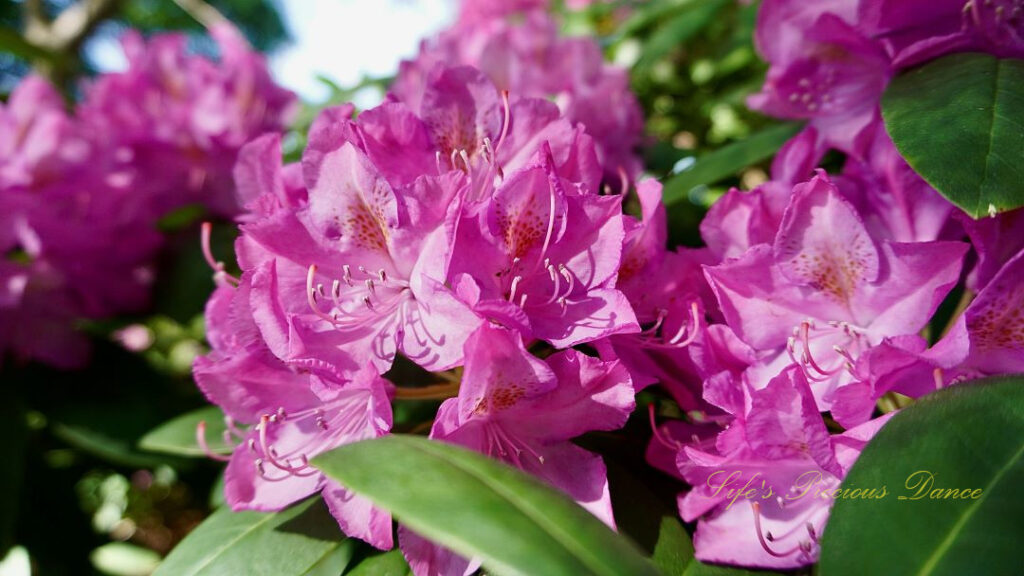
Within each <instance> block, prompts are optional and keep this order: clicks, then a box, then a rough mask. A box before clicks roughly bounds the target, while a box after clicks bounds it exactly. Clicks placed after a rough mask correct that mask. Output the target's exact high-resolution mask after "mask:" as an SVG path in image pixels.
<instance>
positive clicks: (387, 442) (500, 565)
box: [313, 435, 657, 576]
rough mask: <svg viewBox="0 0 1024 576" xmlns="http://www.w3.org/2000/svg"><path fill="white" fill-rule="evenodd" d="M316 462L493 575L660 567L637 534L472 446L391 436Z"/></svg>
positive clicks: (637, 571) (634, 575) (638, 574)
mask: <svg viewBox="0 0 1024 576" xmlns="http://www.w3.org/2000/svg"><path fill="white" fill-rule="evenodd" d="M313 465H314V466H316V467H318V468H320V469H321V470H322V471H323V472H324V473H326V474H327V475H328V476H330V477H331V478H333V479H335V480H337V481H338V482H340V483H341V484H342V485H344V486H346V487H348V488H349V489H351V490H353V491H354V492H356V493H359V494H362V495H364V496H366V497H367V498H369V499H370V500H371V501H373V502H374V503H376V504H377V505H378V506H380V507H382V508H384V509H386V510H389V511H391V513H392V514H394V516H395V517H396V518H397V519H398V520H399V521H400V522H402V523H404V524H406V525H408V526H409V527H410V528H412V529H413V530H415V531H416V532H418V533H420V534H422V535H424V536H425V537H427V538H430V539H432V540H434V541H436V542H438V543H440V544H442V545H444V546H447V547H449V548H451V549H452V550H454V551H456V552H458V553H460V554H462V555H464V556H470V557H476V558H480V559H481V560H482V562H483V565H484V567H485V568H486V569H487V570H488V571H489V572H492V573H494V574H528V575H529V574H545V575H551V576H557V575H561V574H565V575H571V574H572V575H574V574H599V575H609V576H610V575H630V576H642V575H644V574H650V575H653V574H657V572H656V570H655V568H654V566H653V565H652V564H651V563H650V562H649V561H648V560H647V559H646V558H644V557H643V556H642V554H641V553H640V551H639V550H638V549H637V548H636V546H635V545H634V544H633V543H632V542H630V541H629V540H627V539H626V538H625V537H622V536H619V535H617V534H615V533H614V532H613V531H612V530H611V529H609V528H608V527H607V526H605V525H604V524H603V523H601V521H600V520H598V519H597V518H595V517H594V516H593V515H591V514H590V513H589V512H587V511H586V510H584V509H583V508H581V507H579V506H578V505H577V504H576V503H574V502H573V501H572V500H570V499H569V498H567V497H566V496H564V495H563V494H562V493H560V492H558V491H556V490H554V489H552V488H550V487H549V486H547V485H545V484H543V483H542V482H541V481H539V480H537V479H535V478H533V477H531V476H529V475H527V474H525V473H523V472H520V471H519V470H516V469H514V468H511V467H509V466H506V465H504V464H501V463H498V462H496V461H494V460H491V459H489V458H486V457H484V456H482V455H480V454H477V453H475V452H470V451H468V450H466V449H464V448H459V447H456V446H452V445H448V444H442V443H439V442H433V441H430V440H427V439H426V438H422V437H414V436H402V435H390V436H385V437H382V438H377V439H374V440H368V441H365V442H358V443H355V444H349V445H346V446H342V447H340V448H336V449H335V450H333V451H331V452H328V453H326V454H323V455H320V456H318V457H316V458H314V459H313Z"/></svg>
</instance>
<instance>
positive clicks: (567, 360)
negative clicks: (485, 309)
mask: <svg viewBox="0 0 1024 576" xmlns="http://www.w3.org/2000/svg"><path fill="white" fill-rule="evenodd" d="M633 407H634V402H633V387H632V385H631V383H630V379H629V374H628V372H627V371H626V370H625V368H624V367H623V366H622V365H620V364H618V363H614V362H612V363H607V362H601V361H599V360H596V359H594V358H591V357H589V356H585V355H583V354H580V353H578V352H576V351H574V350H566V351H563V352H559V353H557V354H555V355H553V356H549V357H548V358H546V359H545V360H540V359H539V358H536V357H534V356H532V355H531V354H530V353H528V352H527V351H526V349H525V348H524V347H523V343H522V339H521V337H520V336H519V335H518V334H517V333H516V332H514V331H510V330H507V329H504V328H497V327H492V326H490V325H484V326H482V327H481V328H480V329H479V330H478V331H477V332H475V333H474V334H473V336H472V337H470V339H469V340H468V341H467V342H466V367H465V372H464V373H463V377H462V386H461V387H460V389H459V396H458V398H453V399H450V400H446V401H445V403H444V404H442V405H441V408H440V409H439V410H438V415H437V419H436V420H435V421H434V426H433V429H432V430H431V433H430V437H431V438H434V439H437V440H441V441H444V442H451V443H454V444H460V445H463V446H466V447H468V448H471V449H473V450H476V451H477V452H482V453H484V454H487V455H489V456H492V457H494V458H496V459H498V460H502V461H504V462H507V463H509V464H511V465H513V466H515V467H516V468H519V469H522V470H525V471H526V472H529V473H531V474H533V475H535V476H538V477H540V478H542V479H544V480H545V481H547V482H549V483H550V484H552V485H554V486H555V487H557V488H559V489H561V490H562V491H564V492H565V493H566V494H568V495H569V496H570V497H571V498H573V499H575V500H576V501H577V502H579V503H580V505H582V506H583V507H585V508H586V509H588V510H590V511H591V512H592V513H594V515H596V516H597V517H598V518H600V519H601V520H603V521H604V522H605V523H607V524H609V525H612V526H614V525H615V522H614V520H613V518H612V507H611V499H610V497H609V493H608V479H607V474H606V471H605V467H604V463H603V462H602V461H601V457H600V456H598V455H596V454H592V453H590V452H588V451H586V450H584V449H583V448H579V447H578V446H575V445H574V444H572V443H571V442H569V440H570V439H572V438H574V437H576V436H579V435H581V434H583V433H585V432H589V431H592V430H614V429H617V428H620V427H622V425H623V424H625V423H626V417H627V416H628V415H629V413H630V412H631V411H632V410H633ZM402 547H403V550H404V552H405V554H406V557H407V558H408V559H409V563H410V565H411V566H413V568H414V570H415V573H416V574H440V573H444V574H456V573H463V572H464V571H465V570H467V569H468V568H469V567H470V562H469V561H468V560H465V561H464V562H465V564H464V565H463V566H461V567H459V568H458V569H456V570H452V569H451V566H452V565H453V564H455V561H454V559H452V558H450V557H449V555H450V554H451V553H450V552H447V553H446V551H443V550H437V549H433V550H431V549H429V547H426V546H424V545H423V544H422V543H421V542H420V541H419V537H418V536H416V535H415V534H413V533H411V532H405V533H403V534H402ZM440 566H448V568H447V569H444V570H443V571H442V570H441V569H440Z"/></svg>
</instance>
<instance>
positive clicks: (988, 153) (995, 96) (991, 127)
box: [974, 60, 1003, 218]
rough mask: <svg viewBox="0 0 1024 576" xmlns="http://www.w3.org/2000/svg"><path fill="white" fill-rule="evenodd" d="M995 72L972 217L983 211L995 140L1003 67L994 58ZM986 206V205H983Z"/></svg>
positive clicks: (976, 216)
mask: <svg viewBox="0 0 1024 576" xmlns="http://www.w3.org/2000/svg"><path fill="white" fill-rule="evenodd" d="M995 68H996V71H995V74H993V75H992V112H991V114H989V118H988V146H987V147H986V148H985V170H984V171H983V172H982V174H981V183H980V184H978V200H977V201H976V202H975V204H974V217H975V218H978V217H980V216H982V215H983V214H984V213H985V212H983V211H982V208H983V207H982V205H981V204H982V202H983V198H984V196H985V184H986V183H987V182H988V176H989V174H990V166H991V163H992V149H993V148H994V147H995V140H996V134H995V132H996V130H995V127H996V116H997V114H996V109H997V108H998V107H999V72H1000V70H1002V69H1003V66H1002V61H1001V60H995ZM985 208H987V207H985Z"/></svg>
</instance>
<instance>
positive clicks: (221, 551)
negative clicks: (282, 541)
mask: <svg viewBox="0 0 1024 576" xmlns="http://www.w3.org/2000/svg"><path fill="white" fill-rule="evenodd" d="M276 516H277V515H276V514H264V515H263V518H260V520H259V521H258V522H256V523H255V524H253V525H252V526H250V527H249V528H247V529H246V530H244V531H242V533H241V534H239V535H238V536H236V537H234V538H232V539H231V540H229V541H228V542H226V543H225V544H223V545H222V546H220V547H218V548H216V549H215V551H214V553H213V554H211V555H209V556H207V557H206V559H205V560H204V561H203V563H202V564H200V565H199V566H197V567H196V569H195V571H193V572H192V574H199V573H201V572H202V571H203V570H205V569H206V567H207V566H209V565H210V564H211V563H212V562H213V561H214V560H216V559H217V558H219V557H220V556H221V555H222V554H224V552H226V551H227V550H228V549H229V548H231V547H232V546H234V545H235V544H237V543H239V542H241V541H242V540H244V539H245V538H246V537H247V536H249V535H250V534H251V532H253V531H254V530H256V529H257V528H259V527H260V526H262V525H264V524H266V523H267V522H270V521H271V520H273V519H274V518H275V517H276Z"/></svg>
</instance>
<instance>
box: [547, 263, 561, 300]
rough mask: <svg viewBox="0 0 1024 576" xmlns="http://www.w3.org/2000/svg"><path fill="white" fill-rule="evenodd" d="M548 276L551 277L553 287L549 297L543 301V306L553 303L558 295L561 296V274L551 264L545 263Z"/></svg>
mask: <svg viewBox="0 0 1024 576" xmlns="http://www.w3.org/2000/svg"><path fill="white" fill-rule="evenodd" d="M547 270H548V276H549V277H550V278H551V283H552V284H554V288H553V289H552V290H551V297H550V298H548V301H547V302H545V303H544V305H545V306H547V305H548V304H552V303H554V301H555V300H557V299H558V298H559V297H561V291H562V276H561V275H560V274H559V273H558V272H557V271H555V267H554V266H553V265H551V264H548V265H547Z"/></svg>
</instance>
